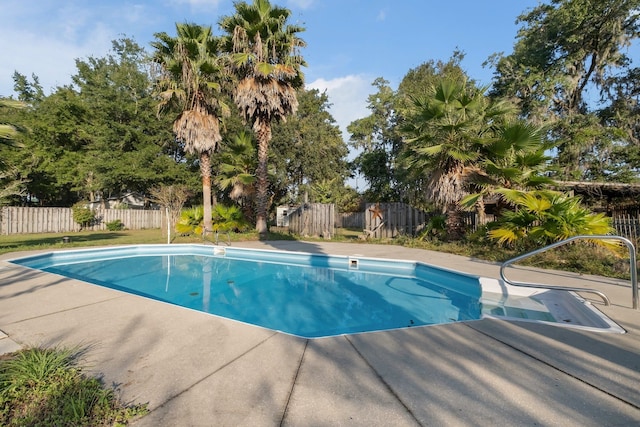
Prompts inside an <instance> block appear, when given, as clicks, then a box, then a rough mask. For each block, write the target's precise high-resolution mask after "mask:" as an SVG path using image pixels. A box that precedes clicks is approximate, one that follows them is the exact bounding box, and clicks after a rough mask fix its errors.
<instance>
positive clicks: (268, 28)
mask: <svg viewBox="0 0 640 427" xmlns="http://www.w3.org/2000/svg"><path fill="white" fill-rule="evenodd" d="M235 8H236V13H235V14H234V15H231V16H226V17H223V18H222V19H221V20H220V27H221V28H222V29H223V30H224V31H225V32H226V36H225V38H224V50H225V51H226V52H228V53H229V58H230V59H231V66H232V68H233V70H234V73H235V74H236V75H237V77H238V83H237V85H236V88H235V92H234V100H235V102H236V104H237V106H238V108H239V110H240V112H241V114H242V115H243V117H244V118H245V120H246V121H247V122H248V123H250V124H251V125H252V127H253V131H254V133H255V136H256V140H257V141H258V165H257V168H256V179H257V183H256V230H257V231H258V232H259V233H260V234H261V235H263V236H264V235H265V234H266V232H267V209H268V203H269V182H268V172H267V170H268V169H267V158H268V151H269V142H270V140H271V123H272V122H273V121H279V120H286V117H287V116H288V115H291V114H295V112H296V111H297V109H298V100H297V98H296V89H298V88H300V87H301V86H302V84H303V75H302V73H301V71H300V67H301V66H304V65H306V64H305V62H304V59H303V58H302V56H300V54H299V49H300V48H302V47H304V46H305V42H304V41H303V40H302V39H300V38H298V36H297V33H299V32H301V31H304V28H302V27H300V26H297V25H287V19H288V18H289V16H290V15H291V11H290V10H288V9H285V8H281V7H278V6H272V5H271V3H270V2H269V0H254V1H253V3H252V4H248V3H246V2H237V3H235Z"/></svg>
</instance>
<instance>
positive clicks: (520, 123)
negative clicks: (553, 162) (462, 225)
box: [460, 120, 553, 224]
mask: <svg viewBox="0 0 640 427" xmlns="http://www.w3.org/2000/svg"><path fill="white" fill-rule="evenodd" d="M543 136H544V129H543V128H540V127H537V126H534V125H532V124H530V123H527V122H526V121H524V120H507V121H504V122H502V123H497V124H496V125H495V126H494V135H493V137H491V138H489V139H487V141H488V142H487V143H486V144H485V145H484V146H483V148H482V159H481V163H480V165H479V169H478V170H477V171H476V173H475V174H474V176H473V177H471V181H472V187H474V190H476V192H475V193H473V194H470V195H469V196H467V197H465V198H463V199H462V200H461V202H460V203H461V204H462V206H464V207H466V208H473V207H476V210H477V212H478V214H479V216H480V217H481V219H480V223H481V224H484V223H485V221H484V198H485V197H487V196H489V195H493V194H498V195H499V194H500V192H499V190H501V189H517V190H527V189H539V188H542V187H543V186H546V185H548V184H553V180H552V179H551V178H549V177H547V176H546V175H545V173H544V172H545V170H546V167H547V162H548V161H549V159H550V157H548V155H547V154H546V153H547V151H548V150H549V149H551V148H552V146H551V144H549V143H545V141H544V139H543Z"/></svg>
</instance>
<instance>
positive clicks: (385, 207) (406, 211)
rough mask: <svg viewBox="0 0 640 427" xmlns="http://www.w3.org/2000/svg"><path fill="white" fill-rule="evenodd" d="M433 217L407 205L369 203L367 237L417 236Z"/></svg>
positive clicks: (366, 220)
mask: <svg viewBox="0 0 640 427" xmlns="http://www.w3.org/2000/svg"><path fill="white" fill-rule="evenodd" d="M430 216H431V215H430V214H428V213H426V212H424V211H421V210H419V209H416V208H414V207H412V206H409V205H407V204H405V203H375V204H374V203H367V205H366V209H365V211H364V220H365V226H364V230H365V231H364V233H365V237H372V238H375V239H381V238H392V237H396V236H398V235H401V234H404V235H410V236H415V235H416V234H417V233H418V232H419V231H420V230H421V229H422V228H424V225H425V223H426V222H427V221H428V219H429V217H430Z"/></svg>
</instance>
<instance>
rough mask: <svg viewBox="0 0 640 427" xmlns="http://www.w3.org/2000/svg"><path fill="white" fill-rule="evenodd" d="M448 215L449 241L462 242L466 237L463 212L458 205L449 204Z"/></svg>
mask: <svg viewBox="0 0 640 427" xmlns="http://www.w3.org/2000/svg"><path fill="white" fill-rule="evenodd" d="M446 215H447V219H446V226H447V239H448V240H450V241H454V242H455V241H458V240H461V239H462V237H463V236H464V228H465V227H464V221H463V219H462V216H463V212H462V210H461V209H460V207H459V206H458V204H457V203H449V204H448V205H447V213H446Z"/></svg>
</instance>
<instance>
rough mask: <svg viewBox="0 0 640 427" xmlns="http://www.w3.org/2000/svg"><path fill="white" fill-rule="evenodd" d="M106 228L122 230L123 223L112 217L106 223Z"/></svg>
mask: <svg viewBox="0 0 640 427" xmlns="http://www.w3.org/2000/svg"><path fill="white" fill-rule="evenodd" d="M107 230H109V231H121V230H124V224H123V223H122V221H120V220H119V219H114V220H113V221H110V222H108V223H107Z"/></svg>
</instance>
